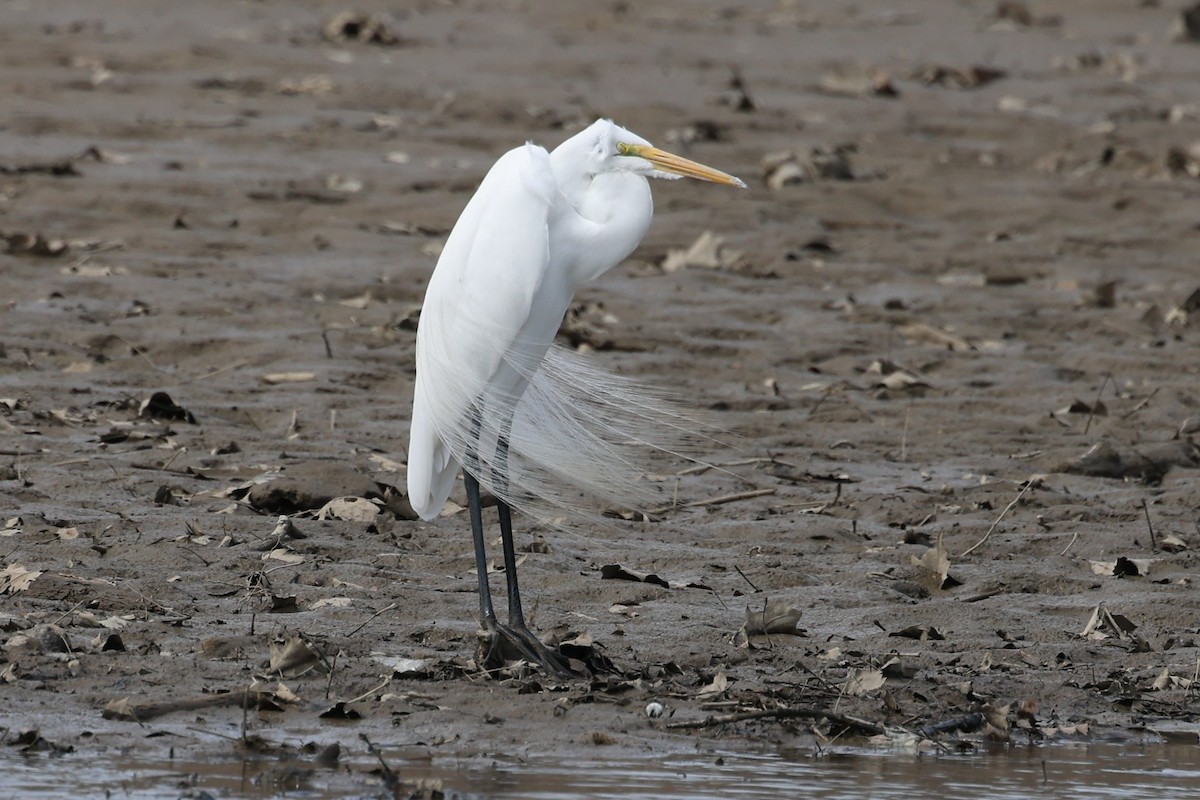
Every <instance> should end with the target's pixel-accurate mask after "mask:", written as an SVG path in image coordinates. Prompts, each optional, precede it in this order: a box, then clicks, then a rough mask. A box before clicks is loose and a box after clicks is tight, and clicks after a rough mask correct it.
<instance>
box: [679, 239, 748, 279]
mask: <svg viewBox="0 0 1200 800" xmlns="http://www.w3.org/2000/svg"><path fill="white" fill-rule="evenodd" d="M741 257H742V253H741V252H740V251H737V250H731V249H730V248H728V247H726V246H725V239H724V238H722V237H720V236H717V235H716V234H714V233H713V232H712V231H705V232H704V233H702V234H700V237H699V238H698V239H696V241H694V242H692V244H691V246H690V247H688V248H687V249H686V250H668V251H667V257H666V258H665V259H663V263H662V268H663V272H675V271H676V270H680V269H686V268H688V267H700V268H703V269H727V268H729V267H732V266H734V265H735V264H736V263H737V262H738V260H739V259H740V258H741Z"/></svg>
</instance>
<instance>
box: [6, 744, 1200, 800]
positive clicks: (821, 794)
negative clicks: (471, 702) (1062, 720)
mask: <svg viewBox="0 0 1200 800" xmlns="http://www.w3.org/2000/svg"><path fill="white" fill-rule="evenodd" d="M371 766H372V765H371V764H369V763H368V762H356V763H354V764H351V765H349V766H348V767H347V766H343V767H342V768H341V769H339V770H330V769H321V768H314V767H313V766H312V765H311V764H303V763H286V762H279V761H247V762H241V761H212V762H194V761H187V760H183V759H177V760H174V761H158V762H151V761H143V760H139V759H138V758H137V757H135V756H129V755H116V756H113V757H112V758H111V759H109V760H108V761H103V760H99V759H97V758H96V757H95V756H77V755H73V754H67V755H63V756H58V757H47V756H45V755H37V756H28V757H26V756H21V755H19V754H17V753H14V752H12V751H9V752H5V753H2V754H0V798H48V797H56V798H58V797H121V798H174V797H179V798H183V797H187V798H204V797H209V796H210V797H214V798H221V797H248V798H267V797H287V798H304V799H305V800H318V799H319V798H334V797H377V796H383V787H382V783H381V781H380V780H379V779H378V778H377V777H376V776H375V775H373V774H371V773H369V772H367V770H368V769H370V768H371ZM391 766H392V768H393V769H396V770H398V771H399V773H400V774H401V776H402V778H403V779H404V780H405V781H406V782H413V783H414V784H415V782H416V781H419V780H432V781H440V782H441V786H442V789H443V791H445V793H446V796H447V797H457V798H480V799H481V800H482V799H483V798H495V799H496V800H500V799H501V798H547V799H548V798H562V797H588V798H598V799H600V800H603V799H605V798H613V800H616V799H617V798H620V800H630V799H631V798H671V797H678V798H685V797H686V798H693V799H694V800H704V799H706V798H713V799H714V800H716V798H764V799H765V798H780V797H794V796H799V795H801V794H803V796H805V797H812V798H858V797H862V798H867V797H869V798H873V799H877V800H891V798H896V799H897V800H898V799H899V798H904V800H908V799H909V798H912V797H928V796H933V794H934V793H935V792H936V793H938V794H946V795H948V796H953V797H975V796H986V797H988V798H1027V797H1031V796H1037V797H1050V798H1058V797H1062V798H1068V797H1069V798H1117V797H1120V798H1124V799H1125V800H1131V799H1132V798H1161V797H1187V796H1194V795H1195V794H1196V793H1197V792H1198V791H1200V748H1198V747H1196V746H1193V745H1179V744H1175V745H1158V744H1155V745H1143V746H1132V745H1095V744H1092V745H1082V744H1081V745H1073V746H1055V747H1041V748H1038V747H1031V748H1019V749H1012V750H1002V751H991V752H987V753H979V754H974V755H928V754H926V755H920V756H914V755H897V754H896V753H892V752H879V751H869V750H839V751H836V752H830V751H826V752H825V753H823V754H814V753H812V752H811V751H806V752H803V753H799V752H796V753H791V754H789V755H787V756H784V755H778V754H776V755H760V756H749V755H745V754H733V753H710V754H704V755H700V754H688V755H684V754H674V755H671V756H668V757H666V758H663V759H657V760H652V759H649V758H639V759H614V760H605V759H602V758H593V759H584V760H577V761H558V762H553V763H550V762H544V763H539V762H537V761H527V762H524V763H520V764H515V763H513V764H503V763H498V762H492V763H489V764H483V763H481V762H478V761H476V760H471V761H456V760H454V759H451V758H438V759H435V760H433V761H429V760H419V761H418V760H413V761H406V760H403V759H400V758H396V759H395V760H393V761H391Z"/></svg>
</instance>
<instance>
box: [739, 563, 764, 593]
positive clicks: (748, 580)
mask: <svg viewBox="0 0 1200 800" xmlns="http://www.w3.org/2000/svg"><path fill="white" fill-rule="evenodd" d="M733 568H734V569H736V570H737V574H738V575H741V576H742V580H744V581H745V582H746V583H748V584H750V588H751V589H753V590H754V593H755V594H757V593H758V591H759V589H758V587H757V586H755V585H754V582H753V581H752V580H750V579H749V578H747V577H746V573H744V572H742V568H741V567H739V566H738V565H737V564H734V565H733Z"/></svg>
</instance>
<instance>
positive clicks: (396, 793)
mask: <svg viewBox="0 0 1200 800" xmlns="http://www.w3.org/2000/svg"><path fill="white" fill-rule="evenodd" d="M358 738H360V739H362V740H363V741H364V742H366V745H367V752H369V753H370V754H371V755H373V756H375V757H376V758H377V759H379V768H380V771H381V772H382V773H383V774H382V776H381V777H382V778H383V785H384V786H385V787H387V790H388V791H389V792H391V793H392V796H393V797H400V793H401V790H402V789H403V786H402V785H401V783H400V775H399V774H397V772H396V770H394V769H392V768H391V767H389V766H388V763H387V762H386V761H384V760H383V753H380V752H379V750H378V749H377V748H376V747H375V745H374V744H372V743H371V740H370V739H368V738H367V735H366V734H365V733H360V734H359V735H358Z"/></svg>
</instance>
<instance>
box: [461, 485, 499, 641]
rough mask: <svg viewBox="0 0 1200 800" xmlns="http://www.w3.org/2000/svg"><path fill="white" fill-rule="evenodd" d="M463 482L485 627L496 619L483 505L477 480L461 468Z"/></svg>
mask: <svg viewBox="0 0 1200 800" xmlns="http://www.w3.org/2000/svg"><path fill="white" fill-rule="evenodd" d="M463 484H464V485H465V486H466V489H467V511H468V512H469V513H470V515H471V539H472V540H473V541H474V542H475V571H476V572H477V573H479V616H480V617H481V621H482V622H483V624H484V626H485V627H489V629H490V625H489V620H490V622H493V623H494V622H495V621H496V611H495V609H493V608H492V589H491V587H490V586H489V585H488V574H487V549H486V545H485V544H484V542H483V507H482V506H480V504H479V481H477V480H475V476H474V475H472V474H471V473H469V472H467V471H466V470H465V469H464V470H463Z"/></svg>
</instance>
